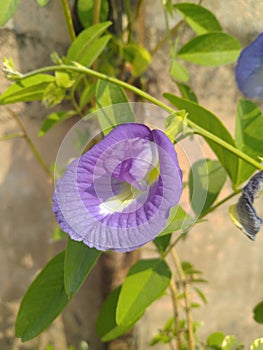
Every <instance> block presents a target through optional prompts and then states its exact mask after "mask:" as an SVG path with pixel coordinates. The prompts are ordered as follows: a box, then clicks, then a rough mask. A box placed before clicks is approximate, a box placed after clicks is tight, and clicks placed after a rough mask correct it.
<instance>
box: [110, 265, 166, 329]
mask: <svg viewBox="0 0 263 350" xmlns="http://www.w3.org/2000/svg"><path fill="white" fill-rule="evenodd" d="M170 279H171V271H170V270H169V267H168V266H167V264H166V262H165V261H164V260H162V259H149V260H140V261H138V262H137V263H136V264H135V265H133V266H132V267H131V269H130V271H129V273H128V275H127V277H126V278H125V281H124V283H123V285H122V288H121V292H120V296H119V301H118V306H117V313H116V322H117V324H118V325H127V326H128V325H130V324H133V323H134V321H135V320H137V319H138V317H140V316H141V315H142V314H143V313H144V311H145V310H146V308H147V307H148V306H149V305H150V304H151V303H152V302H154V300H156V299H158V298H159V297H160V296H161V295H162V294H163V293H164V291H165V290H166V288H167V287H168V286H169V283H170Z"/></svg>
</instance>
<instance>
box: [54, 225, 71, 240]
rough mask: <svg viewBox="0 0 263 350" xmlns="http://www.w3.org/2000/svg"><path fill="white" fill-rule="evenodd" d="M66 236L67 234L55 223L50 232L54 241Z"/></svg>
mask: <svg viewBox="0 0 263 350" xmlns="http://www.w3.org/2000/svg"><path fill="white" fill-rule="evenodd" d="M66 237H68V234H67V233H66V232H64V231H62V229H61V228H60V227H59V226H58V225H56V227H55V229H54V231H53V232H52V239H53V240H54V241H60V240H61V239H64V238H66Z"/></svg>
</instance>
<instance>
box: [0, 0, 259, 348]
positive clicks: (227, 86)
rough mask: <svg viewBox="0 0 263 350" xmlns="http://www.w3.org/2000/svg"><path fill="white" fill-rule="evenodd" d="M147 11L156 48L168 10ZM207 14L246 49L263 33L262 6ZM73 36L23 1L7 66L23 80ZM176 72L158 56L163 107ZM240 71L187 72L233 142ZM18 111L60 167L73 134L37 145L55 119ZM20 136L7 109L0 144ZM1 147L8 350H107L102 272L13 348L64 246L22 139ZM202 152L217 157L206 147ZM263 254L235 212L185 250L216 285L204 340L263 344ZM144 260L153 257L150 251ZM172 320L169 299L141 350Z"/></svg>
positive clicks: (2, 323) (8, 41) (2, 306)
mask: <svg viewBox="0 0 263 350" xmlns="http://www.w3.org/2000/svg"><path fill="white" fill-rule="evenodd" d="M146 4H147V7H146V22H147V23H146V29H147V30H146V41H147V42H148V43H149V45H154V44H155V42H156V40H157V38H160V37H161V36H162V35H163V34H164V21H163V18H162V16H161V15H160V14H161V11H162V10H161V8H160V1H157V0H154V1H150V2H148V1H147V2H146ZM203 4H204V6H207V7H208V8H210V9H212V10H213V11H214V12H215V14H216V15H217V17H218V19H219V20H220V22H221V23H222V25H223V27H224V29H225V30H226V31H227V32H230V33H232V34H234V35H236V36H237V37H238V38H239V39H240V40H241V41H242V43H243V44H245V43H248V42H249V41H250V40H252V39H253V38H254V37H255V36H256V34H257V33H259V32H261V31H262V29H263V25H262V13H263V3H262V1H258V0H250V1H247V0H218V1H212V0H210V1H209V0H205V1H203ZM66 33H67V30H66V27H65V24H64V19H63V15H62V12H61V9H60V4H59V2H58V1H55V0H50V4H49V5H48V6H47V7H46V8H39V7H38V6H37V5H36V4H35V1H34V0H28V1H26V2H25V1H23V2H21V4H20V7H19V10H18V12H17V14H16V16H15V18H14V19H13V20H12V21H10V22H9V24H8V26H7V27H6V28H5V29H1V31H0V45H1V46H0V47H1V50H0V59H2V58H3V57H6V56H7V57H12V58H13V60H14V62H15V64H16V65H17V67H18V69H21V70H23V71H28V70H31V69H33V68H36V67H41V66H43V65H46V64H49V63H50V59H49V54H50V53H51V52H52V51H54V50H56V51H58V52H59V53H63V52H65V50H66V47H67V45H68V43H69V38H68V36H67V34H66ZM186 35H188V34H187V33H186ZM150 41H151V42H150ZM168 67H169V64H168V51H167V48H165V49H164V50H162V51H161V52H159V53H157V54H156V55H155V57H154V59H153V66H152V71H151V72H152V76H153V77H155V79H154V80H153V81H152V83H151V84H150V92H151V93H153V94H154V95H156V96H159V97H160V98H161V94H162V93H163V92H165V91H170V92H175V93H176V92H177V90H176V87H175V85H174V84H173V82H172V81H171V79H170V78H169V75H168ZM233 68H234V66H233V65H230V66H227V67H219V68H215V69H214V68H202V67H196V66H191V65H189V69H190V71H191V73H192V75H191V84H192V86H193V87H194V90H195V91H196V92H197V95H198V97H199V101H200V103H201V104H203V105H204V106H206V107H207V108H208V109H210V110H212V111H213V112H214V113H216V114H217V115H219V116H220V117H221V118H222V120H223V121H224V122H225V123H226V124H227V126H228V127H229V130H230V131H231V132H232V131H233V128H234V118H235V108H236V102H237V99H238V97H239V96H240V95H239V92H238V91H237V88H236V85H235V81H234V75H233ZM0 81H1V85H0V91H1V92H2V91H4V89H5V88H6V87H7V85H8V83H7V82H6V80H5V79H4V78H3V75H2V76H1V77H0ZM12 108H13V109H14V110H15V111H16V112H17V113H18V114H19V115H20V116H21V117H22V120H23V122H24V123H25V125H26V127H27V129H28V131H29V134H30V136H31V137H32V139H33V140H34V141H35V142H36V145H37V147H39V149H40V151H41V153H42V154H43V156H44V159H45V161H46V162H47V163H52V162H53V161H54V159H55V156H56V153H57V150H58V147H59V145H60V142H61V140H62V138H63V135H64V134H65V133H66V130H67V128H69V127H70V125H71V124H70V123H66V124H65V125H63V126H62V127H60V128H57V129H56V130H55V129H54V131H52V132H50V133H49V134H48V135H47V136H45V137H44V138H43V139H38V138H37V136H36V135H37V132H38V129H39V127H40V125H41V123H42V119H43V117H44V116H45V115H46V114H47V110H45V108H44V107H43V106H41V105H40V104H39V103H30V104H26V105H25V104H19V105H15V106H12ZM156 123H157V121H156ZM151 124H153V121H151ZM17 130H18V127H17V125H16V123H15V122H14V121H13V120H12V118H11V117H10V115H9V114H8V113H7V112H6V110H5V108H4V107H1V109H0V135H3V134H5V133H11V132H16V131H17ZM0 146H1V152H0V164H1V168H0V183H1V188H0V203H1V211H0V223H1V230H0V240H1V244H0V349H1V350H2V349H3V350H9V349H12V350H18V349H19V350H22V349H44V347H45V345H46V344H47V343H48V342H49V341H52V342H53V343H54V345H55V346H56V349H59V350H60V349H61V350H62V349H66V346H67V345H66V344H68V345H70V344H74V345H77V344H78V343H79V341H80V340H81V339H84V340H87V341H89V342H90V347H91V349H93V350H100V349H101V346H100V345H99V342H98V340H97V338H96V337H95V336H94V320H95V318H96V310H97V308H98V306H99V303H100V298H99V297H98V296H100V294H101V285H100V278H98V276H100V270H99V266H98V267H97V268H96V269H95V270H94V271H93V272H92V274H91V276H90V279H89V280H88V281H87V283H85V285H84V286H83V288H82V290H81V291H80V292H79V294H78V298H75V299H74V300H73V301H72V302H71V303H70V305H69V307H68V308H67V309H66V310H65V313H64V314H63V317H59V318H58V319H57V320H56V322H55V323H54V325H53V326H52V327H51V328H50V329H49V330H48V331H46V332H45V333H44V334H43V335H41V336H40V338H38V339H36V340H33V341H31V342H29V343H27V344H21V342H20V341H19V340H17V339H15V338H14V321H15V315H16V312H17V310H18V306H19V302H20V300H21V297H22V295H23V294H24V292H25V291H26V289H27V287H28V285H29V284H30V282H31V281H32V279H33V278H34V276H35V275H36V273H37V271H39V269H41V268H42V267H43V266H44V264H45V263H46V262H47V260H48V259H49V258H50V257H51V256H53V255H54V254H55V252H56V251H57V250H59V249H61V248H62V246H61V245H60V244H54V243H53V242H51V240H50V236H51V232H52V226H53V223H52V213H51V209H50V198H51V195H52V191H53V188H52V184H51V183H50V182H49V181H48V180H47V178H46V175H45V173H44V172H43V171H42V169H41V168H40V166H39V164H38V163H37V161H36V160H35V158H34V157H33V155H32V153H31V151H30V150H29V148H28V146H27V145H26V143H25V141H24V140H23V139H18V140H13V141H6V142H1V144H0ZM203 147H204V149H205V150H206V152H208V154H209V155H211V156H212V153H211V152H210V151H209V150H208V148H207V147H206V146H205V144H204V143H203ZM228 190H230V189H229V188H228V189H226V190H225V194H226V193H227V191H228ZM262 248H263V236H262V235H259V237H258V239H257V241H256V242H255V243H252V242H250V241H248V239H247V238H246V237H243V236H242V235H241V233H240V232H239V231H237V230H236V229H235V228H234V226H233V225H232V223H231V222H230V219H229V217H228V213H227V206H223V207H222V208H221V209H220V210H218V211H217V212H216V214H213V215H211V216H209V220H208V222H206V223H202V224H200V225H198V226H197V227H196V228H195V229H194V230H193V231H192V232H191V234H190V236H189V238H188V239H187V240H186V241H185V242H182V244H180V245H179V255H180V256H181V258H182V260H189V261H191V262H193V263H194V264H195V265H196V267H197V268H198V269H201V270H203V271H204V277H205V278H207V279H208V280H209V284H208V285H207V286H205V292H206V294H207V296H208V302H209V303H208V305H207V306H205V307H203V308H202V309H200V310H197V311H196V312H195V317H196V319H197V320H198V319H201V320H204V327H203V328H202V329H201V332H200V334H201V335H202V336H203V337H204V338H205V337H206V336H207V334H209V333H210V332H213V331H218V330H220V331H223V332H225V333H227V334H235V335H237V336H238V337H240V339H241V340H243V341H245V342H246V348H248V344H249V343H250V341H251V340H252V339H254V338H256V337H259V336H262V327H261V326H260V325H257V324H256V323H255V322H254V321H253V319H252V308H253V306H254V305H255V304H256V303H257V302H258V301H260V300H261V299H262V298H263V293H262V287H261V280H262V278H263V272H262V265H263V254H262ZM143 252H144V253H143V254H144V255H145V256H149V253H148V250H147V248H146V249H144V250H143ZM90 285H92V291H91V288H89V286H90ZM94 305H95V308H94ZM94 310H95V312H94ZM171 314H172V309H171V305H170V301H169V300H168V299H167V298H166V297H165V298H164V299H163V300H162V301H159V302H158V303H156V304H155V305H153V306H152V307H151V308H150V309H149V311H148V312H147V313H146V315H145V316H144V318H143V320H142V321H141V323H140V327H139V330H140V333H139V335H140V344H141V345H140V350H142V349H147V348H148V345H147V344H148V342H149V340H150V339H151V337H152V336H153V335H154V334H155V333H156V331H157V330H158V328H159V327H161V326H162V325H163V324H164V322H165V321H166V320H167V319H168V318H169V316H170V315H171ZM88 321H90V323H87V322H88ZM155 349H156V350H161V349H164V347H163V346H162V347H156V348H155Z"/></svg>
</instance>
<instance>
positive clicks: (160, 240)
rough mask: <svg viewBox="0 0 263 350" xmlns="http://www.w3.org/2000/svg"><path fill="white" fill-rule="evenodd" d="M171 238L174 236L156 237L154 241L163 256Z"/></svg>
mask: <svg viewBox="0 0 263 350" xmlns="http://www.w3.org/2000/svg"><path fill="white" fill-rule="evenodd" d="M171 237H172V235H164V236H160V237H156V238H155V239H154V240H153V243H154V244H155V245H156V247H157V249H158V251H159V253H160V254H161V255H162V254H164V253H165V251H166V249H167V247H168V246H169V243H170V240H171Z"/></svg>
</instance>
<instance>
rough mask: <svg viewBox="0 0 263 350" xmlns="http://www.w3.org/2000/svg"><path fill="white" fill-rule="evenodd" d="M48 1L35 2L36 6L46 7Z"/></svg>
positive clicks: (39, 0) (38, 0)
mask: <svg viewBox="0 0 263 350" xmlns="http://www.w3.org/2000/svg"><path fill="white" fill-rule="evenodd" d="M49 1H50V0H37V3H38V5H40V6H41V7H44V6H46V5H47V4H48V3H49Z"/></svg>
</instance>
